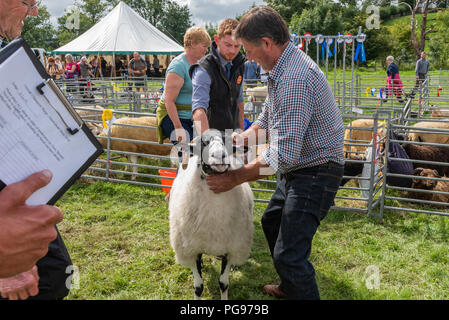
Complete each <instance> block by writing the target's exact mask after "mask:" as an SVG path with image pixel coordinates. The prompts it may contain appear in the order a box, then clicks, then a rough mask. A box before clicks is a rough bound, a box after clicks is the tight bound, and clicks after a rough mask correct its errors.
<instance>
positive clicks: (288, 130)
mask: <svg viewBox="0 0 449 320" xmlns="http://www.w3.org/2000/svg"><path fill="white" fill-rule="evenodd" d="M256 124H257V125H259V126H260V127H262V128H263V129H266V130H267V132H268V135H269V137H268V138H269V140H270V144H269V147H268V148H267V149H266V150H265V151H264V152H263V154H262V156H263V157H264V159H265V161H266V162H267V163H268V165H269V166H270V167H272V168H273V169H275V170H276V171H280V173H287V172H290V171H293V170H296V169H301V168H307V167H313V166H316V165H320V164H324V163H327V162H329V161H334V162H337V163H339V164H344V162H345V160H344V155H343V139H344V127H343V120H342V117H341V113H340V110H339V109H338V107H337V105H336V103H335V98H334V95H333V94H332V91H331V88H330V86H329V83H328V82H327V80H326V77H325V76H324V74H323V72H322V71H321V70H320V69H319V67H318V66H317V65H316V63H315V62H314V61H312V59H310V58H309V56H307V55H306V54H305V53H304V52H302V51H301V50H300V49H298V48H296V47H295V46H294V45H293V44H292V43H289V44H288V46H287V47H286V49H285V50H284V52H283V53H282V55H281V57H280V58H279V60H278V61H277V63H276V65H275V66H274V68H273V70H272V71H271V72H270V75H269V77H268V98H267V100H266V102H265V108H264V111H263V112H262V114H261V115H260V116H259V118H258V119H257V120H256Z"/></svg>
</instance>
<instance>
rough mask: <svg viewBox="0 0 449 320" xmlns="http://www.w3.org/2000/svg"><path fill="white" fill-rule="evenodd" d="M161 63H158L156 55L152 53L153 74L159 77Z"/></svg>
mask: <svg viewBox="0 0 449 320" xmlns="http://www.w3.org/2000/svg"><path fill="white" fill-rule="evenodd" d="M160 67H161V65H160V64H159V59H158V58H157V55H153V68H154V76H155V77H160V76H161V72H160V71H159V69H160Z"/></svg>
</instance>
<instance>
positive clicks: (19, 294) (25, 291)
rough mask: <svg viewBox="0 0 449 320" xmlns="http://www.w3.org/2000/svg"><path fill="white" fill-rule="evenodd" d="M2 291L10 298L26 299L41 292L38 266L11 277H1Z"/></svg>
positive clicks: (0, 289) (3, 295) (0, 291)
mask: <svg viewBox="0 0 449 320" xmlns="http://www.w3.org/2000/svg"><path fill="white" fill-rule="evenodd" d="M0 293H1V295H2V297H3V298H5V299H9V300H18V299H21V300H25V299H28V298H29V297H30V296H35V295H37V294H38V293H39V274H38V272H37V266H34V267H33V268H32V269H31V270H29V271H26V272H23V273H20V274H18V275H15V276H13V277H10V278H4V279H0Z"/></svg>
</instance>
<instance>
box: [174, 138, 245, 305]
mask: <svg viewBox="0 0 449 320" xmlns="http://www.w3.org/2000/svg"><path fill="white" fill-rule="evenodd" d="M211 131H212V130H209V131H208V132H207V133H208V134H203V135H202V136H201V137H197V138H196V139H194V141H193V149H194V152H193V153H194V155H193V156H192V157H190V159H189V161H188V165H187V168H186V169H185V170H184V169H183V168H182V166H180V168H179V172H178V175H177V177H176V179H175V181H174V182H173V186H172V189H171V192H170V201H169V211H170V243H171V246H172V247H173V250H174V251H175V258H176V262H178V263H179V264H182V265H184V266H187V267H190V268H191V269H192V271H193V276H194V288H195V299H198V300H199V299H201V294H202V292H203V288H204V285H203V279H202V276H201V267H202V254H208V255H212V256H221V257H222V268H221V275H220V280H219V285H220V291H221V299H222V300H227V298H228V287H229V272H230V267H231V265H235V266H238V265H241V264H243V263H244V262H245V261H246V260H247V259H248V257H249V254H250V251H251V245H252V241H253V231H254V225H253V207H254V202H253V201H254V197H253V193H252V191H251V188H250V186H249V184H248V183H243V184H241V185H239V186H236V187H235V188H233V189H232V190H229V191H227V192H223V193H220V194H215V193H213V192H212V191H211V190H210V189H209V187H208V185H207V184H206V179H205V176H206V175H208V174H212V173H222V172H224V171H226V170H228V169H229V170H235V169H236V168H237V165H236V162H235V158H233V157H231V156H230V155H229V152H227V151H226V147H225V144H224V142H223V139H222V138H221V134H219V133H218V134H217V132H215V133H212V132H211ZM200 146H201V154H202V157H200V156H198V155H199V154H200V152H199V150H200Z"/></svg>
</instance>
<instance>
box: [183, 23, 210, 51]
mask: <svg viewBox="0 0 449 320" xmlns="http://www.w3.org/2000/svg"><path fill="white" fill-rule="evenodd" d="M198 43H202V44H204V45H207V46H210V44H211V38H210V35H209V33H207V31H206V29H204V28H202V27H191V28H189V29H188V30H187V31H186V33H185V35H184V48H190V47H191V46H192V45H193V44H198Z"/></svg>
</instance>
